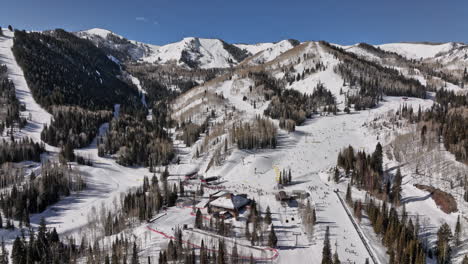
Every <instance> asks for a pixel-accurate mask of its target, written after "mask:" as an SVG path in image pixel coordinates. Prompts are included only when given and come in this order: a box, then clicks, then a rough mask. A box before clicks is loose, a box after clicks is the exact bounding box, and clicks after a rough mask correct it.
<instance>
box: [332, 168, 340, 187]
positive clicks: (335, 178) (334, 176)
mask: <svg viewBox="0 0 468 264" xmlns="http://www.w3.org/2000/svg"><path fill="white" fill-rule="evenodd" d="M333 179H334V181H335V182H336V183H338V182H339V181H340V171H339V170H338V167H335V173H334V175H333Z"/></svg>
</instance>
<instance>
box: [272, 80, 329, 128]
mask: <svg viewBox="0 0 468 264" xmlns="http://www.w3.org/2000/svg"><path fill="white" fill-rule="evenodd" d="M319 110H324V111H326V112H333V113H336V112H337V111H338V108H337V107H336V100H335V97H334V95H333V94H332V93H331V92H330V91H329V90H328V89H326V88H325V86H324V84H322V83H318V84H317V86H316V87H315V88H314V91H313V92H312V94H311V95H307V94H302V93H300V92H298V91H296V90H294V89H284V90H279V91H278V92H277V94H275V95H274V96H273V97H272V99H271V102H270V104H269V105H268V107H267V108H266V109H265V111H264V114H265V115H268V116H270V117H272V118H274V119H279V120H280V128H284V129H286V130H288V131H294V129H295V126H296V125H301V124H302V123H304V121H305V120H306V119H307V118H311V117H312V114H314V113H316V112H318V111H319Z"/></svg>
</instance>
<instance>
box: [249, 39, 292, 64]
mask: <svg viewBox="0 0 468 264" xmlns="http://www.w3.org/2000/svg"><path fill="white" fill-rule="evenodd" d="M292 48H294V46H293V44H292V43H291V41H289V40H282V41H280V42H278V43H275V44H273V45H272V46H270V47H268V48H266V49H264V50H263V51H261V52H259V53H257V54H256V55H254V56H253V57H252V58H250V59H249V61H248V63H249V64H263V63H267V62H269V61H272V60H274V59H276V58H277V57H278V56H280V55H281V54H283V53H284V52H286V51H288V50H290V49H292Z"/></svg>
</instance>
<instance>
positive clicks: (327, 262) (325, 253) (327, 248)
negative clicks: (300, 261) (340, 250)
mask: <svg viewBox="0 0 468 264" xmlns="http://www.w3.org/2000/svg"><path fill="white" fill-rule="evenodd" d="M322 264H333V260H332V253H331V245H330V227H329V226H327V230H326V231H325V239H324V240H323V250H322Z"/></svg>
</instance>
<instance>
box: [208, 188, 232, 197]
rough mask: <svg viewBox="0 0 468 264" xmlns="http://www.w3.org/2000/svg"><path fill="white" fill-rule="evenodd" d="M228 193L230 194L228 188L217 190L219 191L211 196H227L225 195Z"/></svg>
mask: <svg viewBox="0 0 468 264" xmlns="http://www.w3.org/2000/svg"><path fill="white" fill-rule="evenodd" d="M227 194H229V192H228V191H226V190H221V191H217V192H215V193H213V194H211V195H210V197H212V198H217V197H221V196H225V195H227Z"/></svg>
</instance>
